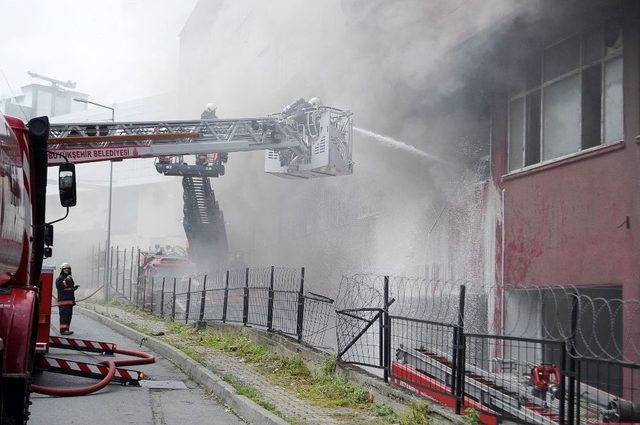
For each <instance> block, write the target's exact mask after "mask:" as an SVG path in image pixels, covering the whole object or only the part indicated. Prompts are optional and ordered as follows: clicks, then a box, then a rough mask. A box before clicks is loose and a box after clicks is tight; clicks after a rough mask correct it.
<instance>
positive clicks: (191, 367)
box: [76, 306, 287, 425]
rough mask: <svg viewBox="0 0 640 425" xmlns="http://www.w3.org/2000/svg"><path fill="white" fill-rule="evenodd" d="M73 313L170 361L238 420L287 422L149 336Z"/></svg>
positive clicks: (85, 311)
mask: <svg viewBox="0 0 640 425" xmlns="http://www.w3.org/2000/svg"><path fill="white" fill-rule="evenodd" d="M76 309H77V310H79V312H80V313H81V314H84V315H86V316H88V317H90V318H92V319H94V320H97V321H99V322H100V323H102V324H103V325H105V326H107V327H109V328H111V329H113V330H114V331H116V332H118V333H119V334H121V335H124V336H125V337H127V338H129V339H132V340H134V341H135V342H137V343H138V344H140V345H144V346H146V347H148V348H149V349H151V350H152V351H154V352H155V353H156V354H159V355H161V356H162V357H164V358H165V359H167V360H169V361H171V362H172V363H173V364H175V365H176V366H177V367H178V368H179V369H181V370H182V371H183V372H184V373H186V374H187V375H188V376H189V377H190V378H191V379H192V380H193V381H194V382H196V383H197V384H199V385H201V386H202V387H204V388H206V389H208V390H211V391H212V392H213V393H214V394H215V395H216V396H217V397H218V398H220V399H221V400H222V401H224V402H225V403H226V404H228V405H229V406H230V407H231V408H232V409H233V410H234V411H235V412H236V413H237V414H238V415H239V416H240V417H241V418H242V419H244V420H246V421H247V422H249V423H251V424H268V425H287V422H286V421H285V420H284V419H282V418H280V417H278V416H276V415H274V414H273V413H271V412H269V411H268V410H266V409H264V408H262V407H261V406H259V405H258V404H257V403H255V402H253V401H252V400H250V399H249V398H247V397H245V396H243V395H239V394H236V391H235V389H234V388H233V387H232V386H231V385H229V384H227V383H226V382H224V381H223V380H222V378H221V377H219V376H217V375H215V374H214V373H212V372H211V371H210V370H209V369H207V368H206V367H204V366H202V365H201V364H200V363H198V362H196V361H195V360H193V359H191V358H190V357H188V356H187V355H186V354H184V353H183V352H182V351H180V350H178V349H177V348H174V347H172V346H171V345H169V344H167V343H166V342H163V341H160V340H158V339H156V338H154V337H152V336H149V335H145V334H143V333H141V332H138V331H136V330H135V329H131V328H130V327H128V326H126V325H123V324H121V323H119V322H116V321H115V320H113V319H110V318H108V317H106V316H103V315H102V314H100V313H97V312H95V311H91V310H88V309H86V308H83V307H79V306H76Z"/></svg>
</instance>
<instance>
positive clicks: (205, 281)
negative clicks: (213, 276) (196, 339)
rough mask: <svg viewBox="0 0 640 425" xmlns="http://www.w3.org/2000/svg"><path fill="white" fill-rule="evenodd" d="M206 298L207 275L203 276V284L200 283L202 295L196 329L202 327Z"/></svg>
mask: <svg viewBox="0 0 640 425" xmlns="http://www.w3.org/2000/svg"><path fill="white" fill-rule="evenodd" d="M206 298H207V275H206V274H205V275H204V282H203V283H202V295H201V296H200V317H199V318H198V322H199V323H198V328H200V327H201V326H202V325H204V305H205V302H206Z"/></svg>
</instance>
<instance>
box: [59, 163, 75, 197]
mask: <svg viewBox="0 0 640 425" xmlns="http://www.w3.org/2000/svg"><path fill="white" fill-rule="evenodd" d="M58 189H59V190H60V204H62V206H63V207H74V206H75V205H76V166H75V165H74V164H72V163H70V162H65V163H63V164H60V170H59V171H58Z"/></svg>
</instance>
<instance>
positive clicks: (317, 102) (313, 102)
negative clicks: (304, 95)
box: [309, 97, 322, 108]
mask: <svg viewBox="0 0 640 425" xmlns="http://www.w3.org/2000/svg"><path fill="white" fill-rule="evenodd" d="M309 105H311V106H313V107H314V108H319V107H320V106H322V101H321V100H320V98H319V97H312V98H311V99H310V100H309Z"/></svg>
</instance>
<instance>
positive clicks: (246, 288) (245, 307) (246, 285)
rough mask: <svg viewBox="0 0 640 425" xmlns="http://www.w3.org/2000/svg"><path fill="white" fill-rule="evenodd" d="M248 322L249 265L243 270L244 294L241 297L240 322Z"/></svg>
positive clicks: (244, 323)
mask: <svg viewBox="0 0 640 425" xmlns="http://www.w3.org/2000/svg"><path fill="white" fill-rule="evenodd" d="M248 323H249V267H247V268H246V269H245V271H244V295H243V297H242V324H243V325H244V326H247V324H248Z"/></svg>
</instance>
